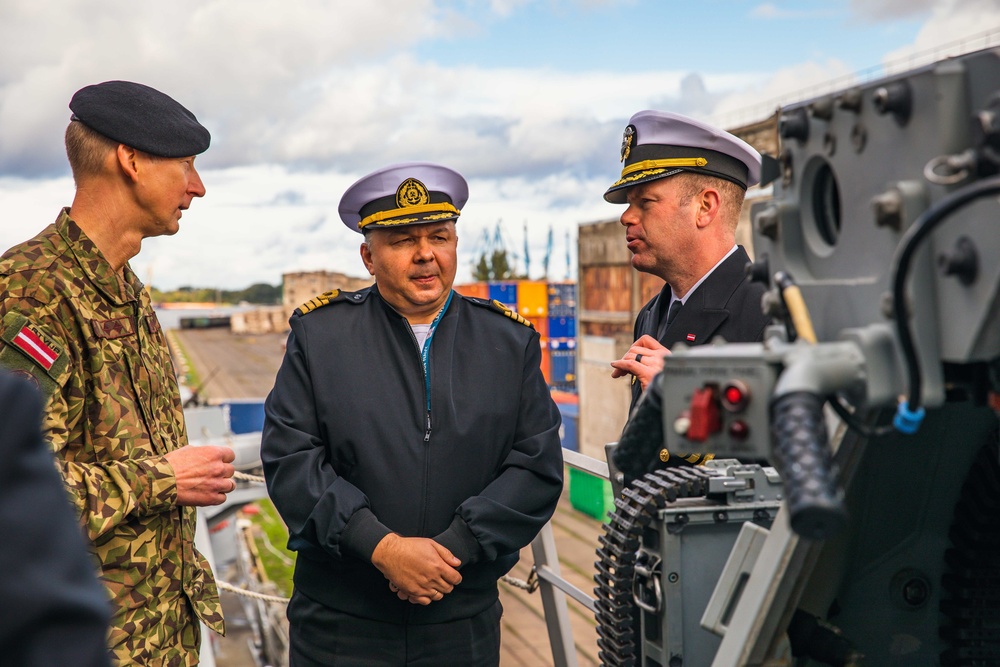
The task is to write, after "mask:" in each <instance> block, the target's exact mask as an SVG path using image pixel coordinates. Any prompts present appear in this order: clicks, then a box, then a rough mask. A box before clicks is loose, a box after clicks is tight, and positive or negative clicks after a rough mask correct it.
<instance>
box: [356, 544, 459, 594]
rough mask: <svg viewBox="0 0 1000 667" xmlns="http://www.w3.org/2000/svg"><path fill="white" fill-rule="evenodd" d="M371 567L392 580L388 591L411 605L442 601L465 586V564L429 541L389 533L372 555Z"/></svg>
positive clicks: (443, 548) (446, 550)
mask: <svg viewBox="0 0 1000 667" xmlns="http://www.w3.org/2000/svg"><path fill="white" fill-rule="evenodd" d="M372 564H373V565H375V567H377V568H378V569H379V571H380V572H381V573H382V574H383V575H385V578H386V579H388V580H389V590H390V591H392V592H393V593H395V594H396V597H398V598H399V599H400V600H408V601H409V602H411V603H412V604H422V605H428V604H430V603H431V602H437V601H438V600H442V599H444V596H445V595H447V594H448V593H451V592H452V591H453V590H454V589H455V586H457V585H458V584H460V583H461V582H462V575H461V574H460V573H459V572H458V567H459V566H460V565H461V564H462V562H461V561H460V560H459V559H458V558H455V556H454V555H452V553H451V551H449V550H448V549H446V548H445V547H443V546H441V545H440V544H438V543H437V542H435V541H434V540H432V539H429V538H426V537H402V536H400V535H396V534H394V533H390V534H389V535H386V536H385V537H384V538H382V541H381V542H379V543H378V546H376V547H375V551H374V552H372Z"/></svg>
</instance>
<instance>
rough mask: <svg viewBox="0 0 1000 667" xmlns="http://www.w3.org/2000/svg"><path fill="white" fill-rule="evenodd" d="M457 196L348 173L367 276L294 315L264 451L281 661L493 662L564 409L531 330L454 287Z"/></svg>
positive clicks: (448, 180)
mask: <svg viewBox="0 0 1000 667" xmlns="http://www.w3.org/2000/svg"><path fill="white" fill-rule="evenodd" d="M467 198H468V187H467V185H466V182H465V180H464V179H463V178H462V177H461V176H460V175H459V174H458V173H456V172H454V171H452V170H451V169H447V168H445V167H441V166H438V165H433V164H427V163H408V164H401V165H394V166H391V167H387V168H385V169H381V170H379V171H376V172H374V173H372V174H370V175H368V176H365V177H364V178H362V179H361V180H359V181H358V182H357V183H355V184H354V185H353V186H351V187H350V188H349V189H348V191H347V192H346V193H345V194H344V197H343V199H342V200H341V203H340V215H341V218H342V219H343V220H344V222H345V224H346V225H347V226H348V227H349V228H350V229H352V230H353V231H358V232H361V233H363V234H364V238H365V240H364V242H363V243H362V245H361V258H362V260H363V261H364V264H365V266H366V267H367V269H368V270H369V272H370V273H371V274H372V275H373V276H374V277H375V284H374V285H373V286H372V287H369V288H366V289H364V290H361V291H359V292H354V293H349V292H340V291H336V290H334V291H332V292H328V293H326V294H323V295H320V296H319V297H316V298H315V299H312V300H311V301H309V302H308V303H306V304H305V305H303V306H301V307H300V308H299V309H298V310H296V312H295V314H294V315H293V316H292V318H291V321H290V324H291V329H292V331H291V334H290V336H289V338H288V344H287V349H286V353H285V358H284V361H283V362H282V365H281V369H280V370H279V372H278V376H277V378H276V380H275V386H274V389H273V390H272V391H271V393H270V395H269V396H268V398H267V401H266V403H265V422H264V432H263V439H262V457H261V458H262V460H263V463H264V474H265V477H266V478H267V486H268V491H269V493H270V496H271V498H272V500H273V501H274V504H275V506H276V507H277V509H278V511H279V512H280V514H281V516H282V518H283V519H284V520H285V523H286V524H287V525H288V528H289V533H290V538H289V546H290V548H292V549H294V550H296V551H297V552H298V555H297V559H296V564H295V578H294V581H295V592H294V594H293V596H292V600H291V602H290V604H289V608H288V617H289V620H290V657H291V664H292V665H293V666H294V667H305V666H314V665H315V666H318V665H324V666H329V665H352V666H356V665H426V666H428V667H429V666H435V667H439V666H442V665H456V666H458V665H461V666H462V667H468V666H478V665H484V666H485V665H490V666H495V665H497V664H498V663H499V649H500V625H499V621H500V614H501V611H502V610H501V608H500V603H499V601H498V590H497V580H498V579H499V578H500V577H501V576H503V575H504V574H505V573H506V572H507V571H509V570H510V568H511V567H512V566H513V565H514V563H515V562H516V561H517V557H518V551H519V550H520V549H521V548H522V547H524V546H525V545H527V544H528V543H529V542H530V541H531V540H532V539H533V538H534V537H535V535H536V534H537V533H538V531H539V529H540V528H541V527H542V526H543V525H544V524H545V522H546V521H548V519H549V517H550V516H551V515H552V513H553V511H554V510H555V506H556V503H557V501H558V498H559V494H560V491H561V488H562V456H561V450H560V444H559V437H558V430H559V426H560V418H559V412H558V410H557V409H556V406H555V404H554V403H553V401H552V399H551V396H550V395H549V391H548V387H547V385H546V382H545V379H544V378H543V377H542V373H541V370H540V368H539V364H540V360H541V348H540V344H539V336H538V333H536V332H535V330H534V329H533V328H532V327H531V326H530V324H528V323H527V322H526V321H525V320H524V319H523V318H521V317H520V316H518V315H517V314H515V313H513V312H511V311H510V310H508V309H507V308H505V307H504V306H502V305H500V304H499V303H497V302H490V301H486V300H482V299H472V298H467V297H463V296H461V295H459V294H457V293H455V292H453V291H452V289H451V287H452V283H453V282H454V279H455V270H456V264H457V241H458V238H457V235H456V229H455V221H456V220H457V218H458V216H459V213H460V211H461V208H462V206H463V205H464V204H465V201H466V199H467Z"/></svg>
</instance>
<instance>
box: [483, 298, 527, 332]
mask: <svg viewBox="0 0 1000 667" xmlns="http://www.w3.org/2000/svg"><path fill="white" fill-rule="evenodd" d="M493 306H494V307H495V308H497V310H499V311H500V312H501V313H503V314H504V315H506V316H507V317H509V318H510V319H512V320H514V321H515V322H517V323H518V324H523V325H524V326H526V327H531V328H532V329H534V328H535V327H534V326H532V324H531V322H529V321H528V320H526V319H524V318H523V317H521V315H519V314H518V313H516V312H514V311H513V310H511V309H510V308H508V307H507V306H505V305H503V304H502V303H500V302H499V301H497V300H496V299H493Z"/></svg>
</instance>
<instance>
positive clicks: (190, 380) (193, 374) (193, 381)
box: [167, 331, 201, 388]
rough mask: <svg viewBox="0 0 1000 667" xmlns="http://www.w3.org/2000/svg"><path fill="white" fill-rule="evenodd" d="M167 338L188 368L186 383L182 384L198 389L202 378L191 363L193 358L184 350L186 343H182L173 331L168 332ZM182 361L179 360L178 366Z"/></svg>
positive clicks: (185, 375)
mask: <svg viewBox="0 0 1000 667" xmlns="http://www.w3.org/2000/svg"><path fill="white" fill-rule="evenodd" d="M167 337H168V338H169V339H170V342H171V343H173V344H174V346H175V347H176V349H177V351H178V353H179V354H180V355H181V357H182V358H183V360H184V363H185V365H186V366H187V372H186V373H185V374H184V381H183V383H182V384H184V385H186V386H188V387H191V388H194V387H197V386H198V385H199V384H201V377H200V376H199V375H198V370H197V369H196V368H195V367H194V364H192V363H191V357H190V356H189V355H188V352H187V350H186V349H184V343H183V342H182V341H181V337H180V336H178V335H177V334H176V333H174V332H173V331H168V332H167ZM180 361H181V360H180V359H178V360H177V362H178V364H179V363H180Z"/></svg>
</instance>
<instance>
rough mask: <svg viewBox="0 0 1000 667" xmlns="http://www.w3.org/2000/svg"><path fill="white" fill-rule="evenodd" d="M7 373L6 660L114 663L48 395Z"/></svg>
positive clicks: (0, 567) (0, 577) (3, 481)
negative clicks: (53, 445)
mask: <svg viewBox="0 0 1000 667" xmlns="http://www.w3.org/2000/svg"><path fill="white" fill-rule="evenodd" d="M21 374H23V375H25V376H26V377H27V378H29V380H22V379H19V378H17V377H14V374H8V373H6V372H0V405H2V406H3V410H0V461H2V463H0V535H3V539H4V542H3V546H0V664H3V665H18V666H19V667H50V666H51V665H80V666H81V667H107V666H108V665H110V664H111V658H110V653H109V652H108V648H107V642H106V639H105V635H106V634H107V631H108V622H109V620H110V618H111V605H110V604H108V600H107V597H106V595H105V593H104V589H103V588H102V587H101V585H100V583H99V582H98V580H97V576H96V575H95V574H94V568H93V566H92V565H91V563H90V559H89V557H88V555H87V550H86V547H85V546H84V542H83V535H82V534H81V532H80V529H79V527H78V526H77V523H76V521H75V519H74V517H73V511H72V509H71V507H70V503H69V499H68V498H67V497H66V490H65V489H64V488H63V484H62V480H60V479H59V473H58V472H57V471H56V466H55V461H54V460H53V457H52V452H51V451H50V450H49V447H48V444H47V443H46V442H45V440H44V439H43V437H42V429H41V425H42V399H41V396H39V395H38V392H36V391H35V390H34V388H33V387H32V386H31V384H32V382H31V380H33V377H32V376H31V375H28V374H27V373H23V372H22V373H21Z"/></svg>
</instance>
